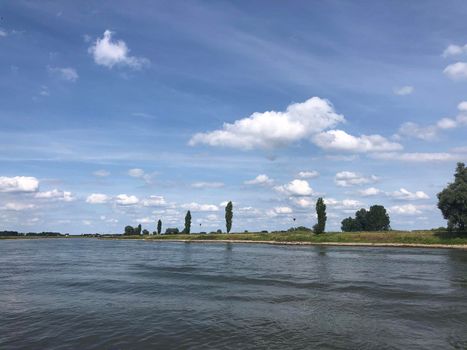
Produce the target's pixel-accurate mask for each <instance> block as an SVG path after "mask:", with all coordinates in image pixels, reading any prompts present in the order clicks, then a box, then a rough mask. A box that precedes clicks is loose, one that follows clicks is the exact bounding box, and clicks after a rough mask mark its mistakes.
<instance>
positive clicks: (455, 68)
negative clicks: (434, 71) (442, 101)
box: [443, 62, 467, 80]
mask: <svg viewBox="0 0 467 350" xmlns="http://www.w3.org/2000/svg"><path fill="white" fill-rule="evenodd" d="M443 73H444V74H445V75H446V76H447V77H448V78H450V79H452V80H464V79H467V62H456V63H453V64H450V65H448V66H447V67H446V68H445V69H444V71H443Z"/></svg>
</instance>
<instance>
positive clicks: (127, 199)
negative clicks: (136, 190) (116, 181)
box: [115, 194, 139, 205]
mask: <svg viewBox="0 0 467 350" xmlns="http://www.w3.org/2000/svg"><path fill="white" fill-rule="evenodd" d="M115 202H116V203H117V204H118V205H135V204H138V203H139V199H138V197H136V196H129V195H127V194H119V195H118V196H117V197H115Z"/></svg>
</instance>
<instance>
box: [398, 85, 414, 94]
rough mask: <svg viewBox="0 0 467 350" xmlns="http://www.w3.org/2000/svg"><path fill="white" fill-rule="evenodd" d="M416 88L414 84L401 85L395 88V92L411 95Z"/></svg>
mask: <svg viewBox="0 0 467 350" xmlns="http://www.w3.org/2000/svg"><path fill="white" fill-rule="evenodd" d="M414 90H415V88H414V87H413V86H401V87H396V88H394V94H396V95H399V96H405V95H410V94H411V93H412V92H414Z"/></svg>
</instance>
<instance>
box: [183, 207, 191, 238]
mask: <svg viewBox="0 0 467 350" xmlns="http://www.w3.org/2000/svg"><path fill="white" fill-rule="evenodd" d="M190 230H191V213H190V211H189V210H188V211H187V212H186V215H185V230H184V233H186V234H189V233H190Z"/></svg>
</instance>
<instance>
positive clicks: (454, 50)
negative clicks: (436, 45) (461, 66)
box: [443, 44, 467, 57]
mask: <svg viewBox="0 0 467 350" xmlns="http://www.w3.org/2000/svg"><path fill="white" fill-rule="evenodd" d="M463 53H467V45H464V46H459V45H452V44H451V45H449V46H448V47H447V48H446V49H445V50H444V52H443V57H450V56H458V55H462V54H463Z"/></svg>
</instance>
